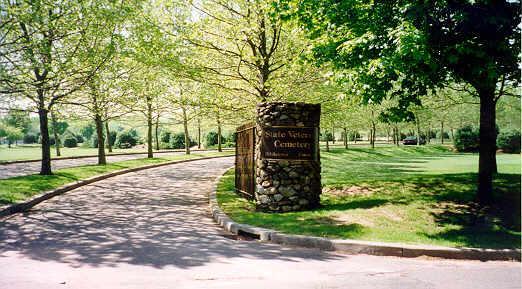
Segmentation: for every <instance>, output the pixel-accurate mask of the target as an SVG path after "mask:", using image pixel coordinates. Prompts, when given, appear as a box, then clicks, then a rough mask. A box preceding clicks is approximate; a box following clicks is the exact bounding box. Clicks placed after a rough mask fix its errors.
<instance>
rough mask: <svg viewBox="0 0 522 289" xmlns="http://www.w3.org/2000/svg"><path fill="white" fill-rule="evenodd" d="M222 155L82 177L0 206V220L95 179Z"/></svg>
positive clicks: (95, 180)
mask: <svg viewBox="0 0 522 289" xmlns="http://www.w3.org/2000/svg"><path fill="white" fill-rule="evenodd" d="M224 157H231V156H213V157H203V158H194V159H188V160H177V161H168V162H164V163H159V164H152V165H146V166H142V167H136V168H130V169H123V170H118V171H114V172H110V173H107V174H103V175H97V176H94V177H90V178H87V179H83V180H81V181H77V182H73V183H69V184H67V185H64V186H61V187H58V188H56V189H54V190H51V191H46V192H43V193H40V194H38V195H35V196H33V197H32V198H31V199H29V200H27V201H24V202H21V203H17V204H12V205H7V206H4V207H0V220H1V219H2V218H3V217H7V216H10V215H13V214H16V213H20V212H25V211H27V210H29V209H31V208H32V207H34V206H36V205H37V204H39V203H41V202H43V201H45V200H48V199H51V198H53V197H55V196H58V195H61V194H63V193H65V192H68V191H71V190H74V189H76V188H79V187H81V186H85V185H88V184H92V183H94V182H97V181H101V180H105V179H108V178H111V177H115V176H119V175H123V174H127V173H132V172H137V171H142V170H147V169H153V168H158V167H163V166H168V165H173V164H178V163H186V162H193V161H200V160H209V159H217V158H224Z"/></svg>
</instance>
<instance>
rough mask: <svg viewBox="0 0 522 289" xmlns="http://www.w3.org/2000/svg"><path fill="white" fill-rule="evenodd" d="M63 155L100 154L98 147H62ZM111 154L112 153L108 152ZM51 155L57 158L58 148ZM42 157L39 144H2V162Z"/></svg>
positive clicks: (115, 151)
mask: <svg viewBox="0 0 522 289" xmlns="http://www.w3.org/2000/svg"><path fill="white" fill-rule="evenodd" d="M60 151H61V157H74V156H95V155H97V154H98V149H97V148H84V147H76V148H60ZM136 152H140V153H147V149H144V148H131V149H116V148H115V149H113V153H136ZM108 155H110V154H108ZM51 157H52V158H56V150H55V149H54V147H51ZM41 158H42V149H41V147H40V146H39V145H19V146H14V145H13V146H12V147H11V148H7V145H1V146H0V163H1V162H5V161H15V160H34V159H41Z"/></svg>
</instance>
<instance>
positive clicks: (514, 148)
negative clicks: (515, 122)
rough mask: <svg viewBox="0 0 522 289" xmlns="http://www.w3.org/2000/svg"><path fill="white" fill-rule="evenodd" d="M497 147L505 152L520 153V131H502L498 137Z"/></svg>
mask: <svg viewBox="0 0 522 289" xmlns="http://www.w3.org/2000/svg"><path fill="white" fill-rule="evenodd" d="M497 147H498V148H499V149H502V151H503V152H505V153H516V154H518V153H520V131H517V130H509V131H505V132H501V133H500V134H499V136H498V138H497Z"/></svg>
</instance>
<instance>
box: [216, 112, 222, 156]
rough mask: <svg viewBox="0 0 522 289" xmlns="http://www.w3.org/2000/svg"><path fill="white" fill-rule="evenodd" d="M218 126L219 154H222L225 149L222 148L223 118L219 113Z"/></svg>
mask: <svg viewBox="0 0 522 289" xmlns="http://www.w3.org/2000/svg"><path fill="white" fill-rule="evenodd" d="M217 125H218V152H222V151H223V149H222V147H221V117H220V115H219V111H218V112H217Z"/></svg>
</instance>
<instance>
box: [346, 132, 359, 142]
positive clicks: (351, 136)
mask: <svg viewBox="0 0 522 289" xmlns="http://www.w3.org/2000/svg"><path fill="white" fill-rule="evenodd" d="M343 133H344V132H343ZM360 138H361V134H359V132H358V131H351V132H349V133H348V140H349V141H355V140H356V139H360Z"/></svg>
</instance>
